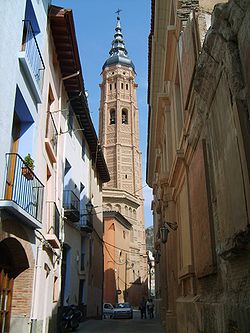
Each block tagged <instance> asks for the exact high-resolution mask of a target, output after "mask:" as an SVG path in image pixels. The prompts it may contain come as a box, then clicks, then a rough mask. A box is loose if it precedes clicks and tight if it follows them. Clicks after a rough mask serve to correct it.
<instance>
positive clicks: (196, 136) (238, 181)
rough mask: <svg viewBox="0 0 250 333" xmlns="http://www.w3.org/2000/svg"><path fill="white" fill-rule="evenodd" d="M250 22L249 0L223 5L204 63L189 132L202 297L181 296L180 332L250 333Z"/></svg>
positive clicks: (200, 67)
mask: <svg viewBox="0 0 250 333" xmlns="http://www.w3.org/2000/svg"><path fill="white" fill-rule="evenodd" d="M249 22H250V3H249V2H248V1H243V0H242V1H240V0H235V1H229V2H228V3H226V4H218V5H216V6H215V9H214V12H213V15H212V26H211V28H210V29H209V31H208V33H207V35H206V38H205V41H204V45H203V48H202V52H201V55H200V56H199V60H198V64H197V66H196V72H195V77H194V81H193V89H194V91H193V94H194V95H193V96H194V100H195V109H194V113H193V115H192V120H191V126H190V130H189V132H188V133H187V136H188V138H187V141H188V145H189V146H190V147H192V150H193V151H194V155H193V156H194V157H193V158H192V162H191V163H190V165H189V167H190V171H189V175H190V189H191V216H192V219H191V225H192V235H193V237H192V239H193V253H194V273H195V277H196V283H195V284H196V292H195V294H196V296H195V297H193V298H190V299H188V297H185V295H183V296H184V297H180V298H179V299H178V300H177V323H178V332H192V333H195V332H204V333H205V332H218V333H219V332H225V333H228V332H229V333H230V332H244V333H247V332H248V331H249V327H250V319H249V318H250V310H249V309H250V301H249V300H250V273H249V267H250V251H249V250H250V248H249V243H250V229H249V213H250V201H249V198H250V195H249V191H250V188H249V175H250V163H249V161H250V158H249V157H250V147H249V144H250V123H249V82H250V77H249V70H250V65H249V56H250V52H249V51H250V46H249V45H250V33H249ZM202 142H203V144H205V165H204V169H203V170H204V171H205V174H204V173H202V174H199V170H200V171H201V170H202V169H201V168H200V169H199V163H201V160H200V159H199V157H197V156H198V152H199V150H200V147H201V145H202ZM200 156H201V155H200ZM197 168H198V169H197ZM192 173H193V174H194V176H192ZM204 177H205V181H204ZM202 179H203V184H204V185H205V189H203V190H201V191H200V193H201V194H202V193H203V194H205V193H206V196H207V198H203V197H202V196H200V195H199V194H198V195H197V193H198V192H199V188H200V187H201V186H202V182H201V180H202ZM204 185H203V186H204ZM196 192H197V193H196ZM192 196H193V199H192ZM192 202H194V203H195V204H194V205H193V208H194V209H193V210H192ZM202 203H203V205H202ZM204 204H205V206H204ZM206 204H207V205H206ZM206 251H208V252H207V254H206ZM209 256H210V257H209ZM209 258H210V260H209ZM206 262H207V264H206ZM178 318H180V320H178ZM181 318H182V319H181Z"/></svg>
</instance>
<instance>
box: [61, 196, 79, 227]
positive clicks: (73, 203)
mask: <svg viewBox="0 0 250 333" xmlns="http://www.w3.org/2000/svg"><path fill="white" fill-rule="evenodd" d="M63 208H64V217H66V218H67V219H68V220H69V221H71V222H78V221H79V220H80V200H79V198H78V197H77V196H76V195H75V193H74V192H73V191H70V190H64V191H63Z"/></svg>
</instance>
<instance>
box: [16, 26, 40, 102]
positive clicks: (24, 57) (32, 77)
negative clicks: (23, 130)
mask: <svg viewBox="0 0 250 333" xmlns="http://www.w3.org/2000/svg"><path fill="white" fill-rule="evenodd" d="M19 61H20V64H21V66H22V68H23V71H24V73H25V76H26V77H27V79H28V82H29V84H30V87H31V90H32V92H33V95H34V97H35V99H36V101H37V103H41V88H42V81H43V73H44V70H45V66H44V62H43V59H42V55H41V51H40V49H39V46H38V43H37V40H36V36H35V33H34V30H33V28H32V25H31V22H30V21H27V20H24V21H23V41H22V48H21V51H20V53H19Z"/></svg>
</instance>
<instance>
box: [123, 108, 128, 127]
mask: <svg viewBox="0 0 250 333" xmlns="http://www.w3.org/2000/svg"><path fill="white" fill-rule="evenodd" d="M122 124H128V110H126V109H122Z"/></svg>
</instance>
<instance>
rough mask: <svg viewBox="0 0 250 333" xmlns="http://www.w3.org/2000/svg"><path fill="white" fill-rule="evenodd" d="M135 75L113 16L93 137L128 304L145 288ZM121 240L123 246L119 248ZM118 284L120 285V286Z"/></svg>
mask: <svg viewBox="0 0 250 333" xmlns="http://www.w3.org/2000/svg"><path fill="white" fill-rule="evenodd" d="M118 14H119V13H118ZM135 75H136V73H135V66H134V64H133V62H132V60H131V59H130V58H129V56H128V52H127V50H126V47H125V43H124V40H123V35H122V29H121V24H120V17H119V16H118V17H117V24H116V28H115V34H114V39H113V41H112V47H111V49H110V52H109V58H108V59H107V60H106V61H105V63H104V65H103V67H102V83H101V84H100V88H101V101H100V113H99V138H100V143H101V146H102V149H103V152H104V156H105V159H106V162H107V165H108V169H109V173H110V178H111V180H110V182H108V183H106V184H104V187H103V210H104V238H105V237H106V239H109V242H110V239H111V238H112V239H113V242H114V244H113V245H114V248H117V250H116V251H115V252H112V253H113V255H114V257H115V258H113V259H114V260H113V261H114V267H113V269H114V270H115V271H117V269H116V268H115V264H116V263H117V262H118V261H119V262H118V263H119V264H121V265H120V266H122V263H124V266H125V267H124V270H123V271H124V272H123V278H121V279H120V280H121V281H120V285H119V290H122V291H123V292H122V295H125V296H124V299H121V297H118V300H119V301H125V300H127V301H130V302H131V303H132V304H137V302H139V298H140V297H141V296H142V294H145V292H146V291H145V290H146V286H145V285H144V282H145V281H146V278H147V260H146V247H145V229H144V206H143V192H142V174H141V152H140V149H139V124H138V122H139V119H138V107H137V102H136V88H137V86H138V85H137V84H136V83H135ZM117 214H118V215H119V216H120V215H121V216H120V218H121V219H122V218H124V219H125V220H126V221H128V224H126V223H125V222H124V223H122V222H121V221H122V220H121V221H120V224H123V227H124V225H126V228H125V227H124V228H123V229H124V230H123V232H122V234H119V230H122V229H121V228H120V224H119V221H117V219H116V221H113V225H114V226H113V227H112V228H111V222H110V221H111V220H112V219H111V216H113V219H115V216H116V217H117V216H118V215H117ZM105 216H106V217H105ZM107 219H109V224H108V223H107ZM110 219H111V220H110ZM118 220H119V219H118ZM116 224H117V227H115V225H116ZM129 226H130V227H129ZM109 230H113V231H114V230H115V231H114V236H112V237H111V238H110V235H108V233H109ZM124 235H125V237H126V235H127V239H126V241H125V243H124V244H125V245H123V247H121V245H119V244H123V242H124ZM120 237H121V239H120ZM124 246H126V249H125V250H126V251H123V250H124ZM119 248H121V249H120V250H119ZM110 251H111V249H110ZM110 251H108V252H109V253H106V255H107V256H108V257H110V255H109V254H110ZM110 260H111V258H105V251H104V262H105V261H110ZM104 266H105V265H104ZM109 268H110V267H109ZM118 268H119V269H120V271H121V270H122V268H121V267H118ZM106 269H107V267H106ZM109 280H110V278H109ZM116 280H117V277H116ZM122 280H123V283H122ZM140 284H141V285H140ZM123 285H124V289H123V288H122V287H121V286H123ZM104 289H105V282H104ZM104 294H105V291H104Z"/></svg>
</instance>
